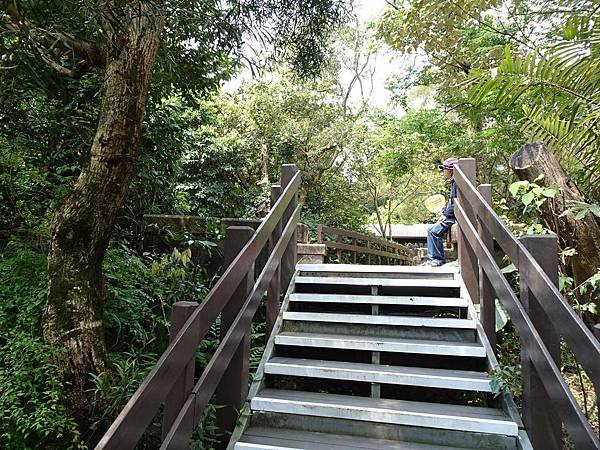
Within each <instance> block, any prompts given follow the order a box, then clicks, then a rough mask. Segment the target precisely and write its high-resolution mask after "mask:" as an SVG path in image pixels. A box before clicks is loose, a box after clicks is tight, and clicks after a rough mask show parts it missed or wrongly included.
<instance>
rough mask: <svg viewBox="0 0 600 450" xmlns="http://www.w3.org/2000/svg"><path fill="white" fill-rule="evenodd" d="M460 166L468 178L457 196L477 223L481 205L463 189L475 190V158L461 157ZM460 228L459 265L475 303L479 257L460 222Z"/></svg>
mask: <svg viewBox="0 0 600 450" xmlns="http://www.w3.org/2000/svg"><path fill="white" fill-rule="evenodd" d="M458 167H459V168H460V170H461V173H462V174H463V175H464V178H465V180H466V188H465V186H464V185H462V186H461V185H459V184H457V188H458V189H457V190H458V192H457V198H459V199H461V200H462V204H463V205H465V210H466V214H467V217H468V218H469V221H470V222H471V223H475V221H476V217H477V211H478V210H479V208H478V206H479V205H478V204H477V203H468V201H467V200H466V198H465V197H464V193H463V191H467V192H468V190H469V189H473V190H475V187H474V186H475V172H476V164H475V159H473V158H461V159H460V160H459V161H458ZM458 229H459V234H458V265H459V267H460V274H461V276H462V278H463V280H464V282H465V286H466V288H467V291H468V292H469V295H470V296H471V300H473V303H479V279H478V278H479V268H478V267H477V258H476V257H475V253H474V252H473V249H472V248H471V246H470V245H469V243H468V241H467V240H466V239H465V238H464V236H462V233H461V230H460V224H459V227H458Z"/></svg>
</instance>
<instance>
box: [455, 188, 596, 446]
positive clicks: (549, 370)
mask: <svg viewBox="0 0 600 450" xmlns="http://www.w3.org/2000/svg"><path fill="white" fill-rule="evenodd" d="M455 213H456V217H457V219H458V221H460V222H461V224H462V227H463V228H462V232H463V235H464V236H465V238H466V239H467V240H468V241H469V244H470V245H471V246H472V248H473V250H474V252H475V254H476V256H477V258H478V261H479V264H480V265H481V267H482V268H483V270H484V271H485V273H486V274H487V276H488V278H489V280H490V282H491V284H492V286H493V287H494V290H495V292H496V294H497V296H498V298H499V299H500V301H501V302H502V304H503V305H504V307H505V308H506V310H507V312H508V314H509V316H510V318H511V319H512V321H513V324H514V326H515V327H516V329H517V331H518V333H519V337H520V338H521V340H522V343H523V346H524V347H525V348H526V349H527V351H528V354H529V357H530V359H531V361H532V363H533V365H534V367H535V368H536V370H537V372H538V374H539V377H540V380H541V381H542V383H543V385H544V389H545V390H546V393H547V394H548V396H549V397H550V399H551V400H552V404H553V405H554V408H555V410H556V411H557V413H558V415H559V417H560V418H561V420H562V422H563V424H564V426H565V428H566V430H567V432H568V433H569V436H570V437H571V439H572V440H573V442H574V443H575V446H576V448H585V449H587V448H590V449H592V448H600V440H598V436H596V434H595V433H594V430H593V429H592V427H591V425H590V424H589V422H588V421H587V419H586V418H585V416H584V415H583V413H582V411H581V408H580V407H579V404H578V403H577V401H576V400H575V398H574V397H573V394H572V393H571V390H570V389H569V387H568V386H567V384H566V383H565V380H564V379H563V377H562V374H561V371H560V368H559V367H558V366H557V365H556V363H555V362H554V360H553V358H552V355H551V354H550V352H549V351H548V349H547V348H546V346H545V345H544V342H543V341H542V339H541V337H540V335H539V334H538V333H537V330H536V329H535V327H534V326H533V323H532V322H531V320H530V319H529V316H528V315H527V313H526V311H525V309H524V308H523V305H522V304H521V302H520V301H519V300H518V299H517V297H516V296H515V294H514V292H513V290H512V287H511V286H510V284H509V283H508V281H507V280H506V278H505V277H504V275H503V274H502V272H501V271H500V268H499V267H498V264H497V263H496V261H495V260H494V257H493V256H492V254H491V252H490V251H489V250H488V249H487V248H486V247H485V245H484V244H483V242H482V241H481V239H480V238H479V236H478V235H477V231H476V230H475V228H474V226H473V224H471V223H470V222H469V220H468V218H467V215H466V213H465V211H464V210H463V208H462V204H461V202H460V200H458V201H457V203H456V207H455ZM520 245H521V246H522V244H520ZM525 251H526V250H525ZM536 264H537V263H536ZM538 267H539V265H538ZM540 272H541V269H540ZM542 275H543V274H542ZM546 279H547V276H546ZM592 338H593V336H592ZM594 339H595V338H594ZM590 350H593V349H592V348H590Z"/></svg>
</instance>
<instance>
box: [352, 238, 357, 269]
mask: <svg viewBox="0 0 600 450" xmlns="http://www.w3.org/2000/svg"><path fill="white" fill-rule="evenodd" d="M352 246H353V247H355V248H354V250H353V251H352V264H356V256H357V255H356V254H357V251H356V238H352Z"/></svg>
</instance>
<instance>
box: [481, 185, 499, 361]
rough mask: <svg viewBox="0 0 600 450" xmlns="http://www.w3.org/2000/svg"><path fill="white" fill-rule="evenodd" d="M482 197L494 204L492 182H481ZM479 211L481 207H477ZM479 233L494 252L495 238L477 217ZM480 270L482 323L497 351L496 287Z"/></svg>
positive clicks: (484, 242) (487, 246)
mask: <svg viewBox="0 0 600 450" xmlns="http://www.w3.org/2000/svg"><path fill="white" fill-rule="evenodd" d="M477 190H478V191H479V193H480V194H481V197H482V198H483V199H484V200H485V202H486V203H487V204H488V205H491V204H492V185H491V184H480V185H479V186H478V188H477ZM477 210H478V211H480V210H481V208H477ZM477 234H478V235H479V237H480V238H481V241H482V242H483V244H484V245H485V247H486V248H487V249H488V250H489V251H490V253H492V251H493V249H494V238H493V237H492V234H491V233H490V232H489V230H488V229H487V228H486V227H485V226H484V225H483V223H482V221H481V218H480V217H478V218H477ZM478 270H479V274H478V277H479V303H480V307H481V314H480V315H481V325H482V326H483V331H484V332H485V335H486V336H487V338H488V341H489V342H490V345H491V347H492V349H494V352H495V351H496V295H495V293H494V288H493V287H492V284H491V283H490V280H489V278H488V277H487V275H486V274H485V272H484V271H483V269H482V268H481V267H479V268H478Z"/></svg>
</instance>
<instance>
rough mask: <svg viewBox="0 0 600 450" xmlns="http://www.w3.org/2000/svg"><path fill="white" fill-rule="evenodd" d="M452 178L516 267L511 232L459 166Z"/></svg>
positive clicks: (517, 253)
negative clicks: (468, 180)
mask: <svg viewBox="0 0 600 450" xmlns="http://www.w3.org/2000/svg"><path fill="white" fill-rule="evenodd" d="M454 179H455V180H456V184H457V186H458V188H459V189H460V192H461V195H463V196H464V199H463V202H469V203H470V204H472V205H474V207H475V208H476V209H477V215H478V216H479V218H480V222H481V224H482V226H484V227H485V228H487V229H488V230H489V231H490V233H491V234H492V237H493V238H494V239H495V241H496V243H497V244H498V245H499V246H500V248H501V249H502V250H503V251H504V252H505V253H506V255H507V256H508V257H509V259H510V260H511V261H512V262H513V263H514V264H515V266H516V267H517V268H518V267H519V266H518V263H519V261H518V260H519V249H518V243H517V240H516V239H515V237H514V236H513V234H512V232H511V231H510V230H509V229H508V228H507V226H506V225H505V224H504V223H503V222H502V221H501V220H500V219H499V218H498V216H497V215H496V213H495V212H494V210H493V208H492V206H491V205H489V204H487V202H486V201H485V200H484V199H483V197H482V196H481V194H480V193H479V192H478V191H477V190H476V189H475V188H474V187H473V185H471V184H470V183H468V182H467V179H466V177H465V175H464V174H463V173H462V172H461V170H460V167H456V168H455V169H454Z"/></svg>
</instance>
